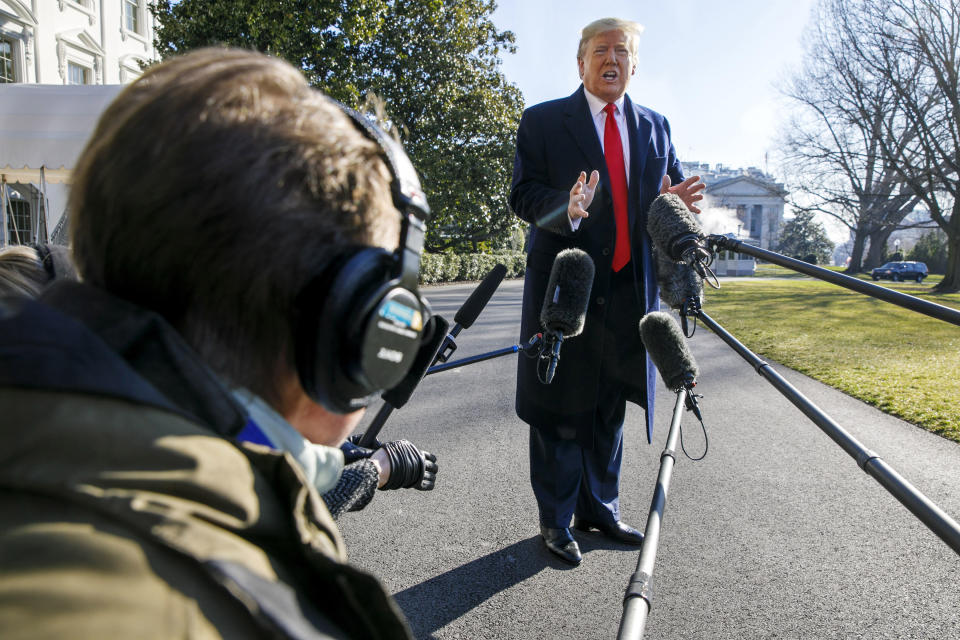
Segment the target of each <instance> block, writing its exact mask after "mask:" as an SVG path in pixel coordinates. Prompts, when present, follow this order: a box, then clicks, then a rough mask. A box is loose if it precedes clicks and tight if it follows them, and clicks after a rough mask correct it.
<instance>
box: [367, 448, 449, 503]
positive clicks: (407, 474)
mask: <svg viewBox="0 0 960 640" xmlns="http://www.w3.org/2000/svg"><path fill="white" fill-rule="evenodd" d="M380 449H381V450H382V451H383V452H384V453H385V454H386V456H387V458H388V459H389V460H390V478H389V479H388V480H387V482H386V484H384V485H383V486H382V487H380V489H381V490H383V491H386V490H389V489H411V488H412V489H417V490H418V491H430V490H431V489H433V486H434V484H436V481H437V470H438V469H439V467H438V465H437V456H435V455H433V454H432V453H430V452H428V451H421V450H420V449H417V448H416V447H415V446H414V445H413V443H412V442H410V441H409V440H394V441H393V442H388V443H386V444H385V445H383V446H382V447H380Z"/></svg>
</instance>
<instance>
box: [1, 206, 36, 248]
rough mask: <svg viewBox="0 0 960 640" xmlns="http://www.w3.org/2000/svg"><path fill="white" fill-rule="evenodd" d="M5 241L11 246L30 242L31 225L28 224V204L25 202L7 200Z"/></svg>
mask: <svg viewBox="0 0 960 640" xmlns="http://www.w3.org/2000/svg"><path fill="white" fill-rule="evenodd" d="M7 205H8V206H9V208H8V209H7V241H8V242H10V243H11V244H13V243H19V244H26V243H28V242H30V238H31V237H32V236H31V233H32V231H33V225H32V224H30V203H29V202H27V201H26V200H7Z"/></svg>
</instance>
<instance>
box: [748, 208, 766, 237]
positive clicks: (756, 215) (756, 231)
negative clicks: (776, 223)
mask: <svg viewBox="0 0 960 640" xmlns="http://www.w3.org/2000/svg"><path fill="white" fill-rule="evenodd" d="M762 225H763V205H762V204H755V205H753V210H752V211H751V212H750V237H751V238H759V237H760V229H761V226H762Z"/></svg>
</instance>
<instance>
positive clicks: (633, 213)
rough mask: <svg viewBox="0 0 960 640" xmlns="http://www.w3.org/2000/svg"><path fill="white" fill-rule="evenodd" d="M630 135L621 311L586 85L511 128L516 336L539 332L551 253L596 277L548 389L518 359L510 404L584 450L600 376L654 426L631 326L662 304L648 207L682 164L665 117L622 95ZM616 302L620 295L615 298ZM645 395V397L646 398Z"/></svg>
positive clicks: (641, 355)
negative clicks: (627, 256) (521, 233)
mask: <svg viewBox="0 0 960 640" xmlns="http://www.w3.org/2000/svg"><path fill="white" fill-rule="evenodd" d="M623 110H624V113H626V114H627V116H628V117H627V121H628V137H629V141H630V175H629V177H628V186H629V193H628V199H629V212H628V216H629V226H630V237H631V242H632V252H631V254H632V257H631V260H630V263H629V264H628V265H627V266H626V267H624V268H625V269H628V270H630V271H631V273H632V277H633V281H634V282H633V284H634V287H633V292H632V296H631V299H630V300H627V301H626V304H624V302H623V301H622V300H621V299H619V298H618V304H617V305H616V306H617V308H618V309H620V311H621V312H619V313H612V314H608V313H607V310H608V308H610V307H611V304H610V303H611V300H610V296H609V293H610V285H611V276H612V275H613V272H612V269H611V261H612V260H613V248H614V240H615V235H616V227H615V223H614V215H613V199H612V197H611V195H610V193H611V192H610V188H609V187H610V177H609V174H608V172H607V165H606V162H605V161H604V157H603V149H602V147H601V145H600V139H599V137H598V135H597V130H596V127H595V125H594V123H593V118H592V117H591V114H590V109H589V106H588V104H587V99H586V96H585V95H584V90H583V86H582V85H581V87H580V88H579V89H577V91H576V92H574V94H573V95H571V96H569V97H567V98H561V99H558V100H551V101H549V102H544V103H541V104H538V105H536V106H533V107H530V108H529V109H527V110H526V111H524V113H523V117H522V118H521V120H520V126H519V128H518V130H517V152H516V158H515V160H514V167H513V184H512V186H511V190H510V205H511V207H512V208H513V210H514V212H515V213H516V214H517V215H518V216H519V217H520V218H522V219H523V220H525V221H527V222H529V223H530V235H529V239H528V246H527V254H528V255H527V275H526V281H525V284H524V290H523V312H522V318H521V331H520V339H521V340H524V341H525V340H527V339H529V338H530V336H531V335H533V334H535V333H537V332H538V331H541V330H542V329H541V326H540V311H541V308H542V306H543V299H544V294H545V292H546V288H547V283H548V281H549V279H550V271H551V268H552V266H553V261H554V258H555V257H556V255H557V254H558V253H559V252H560V251H562V250H564V249H568V248H578V249H582V250H583V251H585V252H586V253H587V254H588V255H589V256H590V257H591V258H592V259H593V261H594V265H595V267H596V274H595V276H594V281H593V288H592V290H591V295H590V303H589V306H588V309H587V317H586V323H585V326H584V330H583V333H582V334H580V335H579V336H577V337H575V338H569V339H568V340H566V341H564V343H563V347H562V351H561V359H560V363H559V366H558V367H557V371H556V376H555V377H554V379H553V382H552V383H551V384H549V385H546V384H542V383H541V382H539V381H538V379H537V361H536V360H535V359H529V358H525V357H522V356H521V357H520V358H519V361H518V362H519V363H518V367H517V397H516V410H517V415H518V416H519V417H520V419H521V420H523V421H524V422H527V423H528V424H530V425H532V426H534V427H537V428H538V429H541V430H547V431H549V432H552V433H553V434H554V436H559V437H570V436H571V435H572V434H574V433H575V435H576V439H577V440H578V441H580V442H581V444H582V445H584V446H586V447H588V448H590V447H592V443H593V440H594V435H595V427H596V426H597V425H595V424H594V423H595V420H596V413H597V412H596V409H597V402H598V396H599V393H600V385H601V380H602V379H603V380H621V381H624V382H625V383H626V384H627V397H628V399H629V400H630V401H632V402H635V403H637V404H639V405H641V406H643V405H644V404H646V410H647V411H646V414H647V415H646V427H647V439H648V441H649V440H650V439H651V438H652V432H653V397H654V389H655V383H656V369H655V368H654V365H653V363H652V362H651V361H650V358H649V357H648V356H647V354H646V352H645V350H644V349H643V345H642V343H641V342H640V334H639V331H638V328H637V326H638V323H639V321H640V318H641V317H642V316H643V314H644V313H647V312H649V311H655V310H657V309H659V306H660V305H659V299H658V296H659V291H658V288H657V279H656V272H655V266H654V260H653V256H652V253H651V246H650V242H651V241H650V236H649V234H648V233H647V230H646V227H647V210H648V209H649V207H650V204H651V203H652V202H653V200H654V199H655V198H656V197H657V195H659V191H660V183H661V181H662V179H663V176H664V175H665V174H669V175H670V178H671V180H672V182H673V184H677V183H678V182H680V181H682V180H683V170H682V168H681V166H680V162H679V160H678V159H677V156H676V152H675V150H674V147H673V143H672V142H671V140H670V126H669V124H668V123H667V121H666V119H665V118H664V117H663V116H662V115H660V114H658V113H656V112H654V111H651V110H650V109H647V108H646V107H642V106H640V105H636V104H634V103H633V102H632V101H631V100H630V97H629V96H625V99H624V109H623ZM594 169H596V170H597V171H599V173H600V183H599V185H598V187H597V191H596V195H595V196H594V199H593V202H592V204H591V205H590V207H588V208H587V211H588V213H589V214H590V215H589V217H587V218H585V219H583V220H582V222H581V224H580V226H579V228H578V229H577V230H576V231H572V230H571V228H570V223H569V219H568V217H567V203H568V201H569V196H570V189H571V188H572V187H573V185H574V183H575V182H576V180H577V177H578V176H579V175H580V172H581V171H586V172H587V175H589V174H590V172H591V171H592V170H594ZM621 298H622V296H621ZM647 399H649V400H647Z"/></svg>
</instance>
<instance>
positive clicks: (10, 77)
mask: <svg viewBox="0 0 960 640" xmlns="http://www.w3.org/2000/svg"><path fill="white" fill-rule="evenodd" d="M16 81H17V78H16V76H15V75H14V71H13V43H12V42H10V41H9V40H2V39H0V83H3V82H16Z"/></svg>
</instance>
